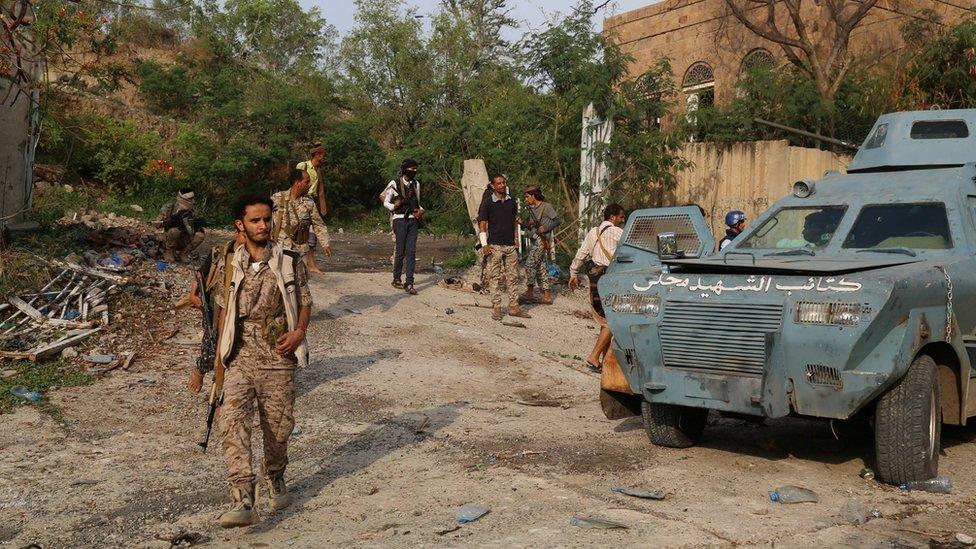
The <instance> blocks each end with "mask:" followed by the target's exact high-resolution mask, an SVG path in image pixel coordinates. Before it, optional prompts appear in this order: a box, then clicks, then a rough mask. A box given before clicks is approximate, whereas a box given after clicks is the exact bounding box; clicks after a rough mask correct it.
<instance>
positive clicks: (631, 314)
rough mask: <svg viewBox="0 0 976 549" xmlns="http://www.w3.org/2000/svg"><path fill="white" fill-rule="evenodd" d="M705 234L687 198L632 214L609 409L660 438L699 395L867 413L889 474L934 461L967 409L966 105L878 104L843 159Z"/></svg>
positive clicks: (823, 414) (975, 391)
mask: <svg viewBox="0 0 976 549" xmlns="http://www.w3.org/2000/svg"><path fill="white" fill-rule="evenodd" d="M713 247H714V239H713V238H712V236H711V235H710V234H709V231H708V228H707V226H706V225H705V222H704V220H703V219H702V216H701V213H700V211H699V209H698V208H696V207H685V208H664V209H654V210H640V211H636V212H634V213H633V214H632V215H631V217H630V219H629V220H628V222H627V225H626V226H625V228H624V235H623V237H622V239H621V242H620V246H619V247H618V249H617V252H616V255H615V256H614V258H613V261H612V263H611V265H610V268H609V269H608V271H607V274H606V275H604V276H603V278H602V279H601V280H600V282H599V286H600V295H601V296H603V297H602V299H603V302H604V310H605V311H606V315H607V321H608V323H609V326H610V328H611V331H612V332H613V336H614V344H613V351H614V354H615V355H616V359H617V362H618V363H619V365H620V366H619V368H620V369H619V373H622V374H623V378H625V380H626V387H624V388H623V390H622V392H623V393H633V395H634V396H633V397H631V398H632V399H633V403H630V402H628V400H627V397H626V395H624V394H617V396H618V397H621V398H620V403H621V404H622V406H618V408H627V407H628V405H630V404H636V406H631V409H632V410H633V411H634V412H637V413H640V414H642V415H643V420H644V426H645V428H646V431H647V434H648V436H649V437H650V439H651V441H652V442H653V443H655V444H658V445H662V446H669V447H687V446H691V445H693V444H695V443H696V442H697V441H698V440H699V438H700V437H701V436H702V432H703V429H704V428H705V420H706V416H707V414H708V411H709V410H719V411H722V412H725V413H731V414H736V415H748V416H758V417H766V418H778V417H784V416H790V415H793V416H802V417H810V418H825V419H849V418H852V417H854V416H866V417H871V418H873V425H874V432H875V448H876V460H877V473H878V477H879V478H880V479H881V480H884V481H886V482H890V483H902V482H908V481H913V480H924V479H928V478H931V477H933V476H935V475H936V474H937V470H938V463H939V451H940V435H941V429H942V424H943V423H946V424H956V425H962V424H965V423H966V420H967V418H969V417H970V416H973V415H976V381H974V379H976V370H974V367H973V363H974V360H976V306H974V304H976V302H974V297H976V295H974V294H976V259H974V254H976V110H947V111H922V112H900V113H893V114H886V115H883V116H881V117H880V118H879V119H878V121H877V122H876V123H875V125H874V126H873V128H872V130H871V132H870V133H869V134H868V137H867V139H866V140H865V142H864V143H863V144H862V146H861V147H860V149H859V150H858V152H857V154H856V155H855V157H854V159H853V160H852V162H851V164H850V166H849V169H848V170H847V173H846V174H839V173H835V172H828V173H827V174H826V175H825V176H824V177H823V179H821V180H818V181H810V180H804V181H797V182H795V183H793V187H792V193H791V195H790V196H787V197H786V198H784V199H782V200H779V201H778V202H776V203H775V204H773V205H772V207H770V208H769V210H767V211H766V212H765V213H763V214H761V215H760V216H759V217H758V218H757V219H756V220H755V221H754V222H753V223H752V225H751V226H750V227H749V228H747V229H746V230H745V231H744V232H743V233H742V234H741V235H739V236H738V238H736V240H735V241H734V243H733V244H732V245H731V246H729V247H727V248H726V249H725V250H724V251H721V252H718V253H715V254H712V251H713ZM628 389H629V390H628ZM638 406H639V411H638V410H637V409H636V408H637V407H638ZM605 409H606V407H605Z"/></svg>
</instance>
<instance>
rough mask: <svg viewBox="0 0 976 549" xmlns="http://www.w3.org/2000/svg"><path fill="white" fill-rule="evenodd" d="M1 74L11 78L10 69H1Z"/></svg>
mask: <svg viewBox="0 0 976 549" xmlns="http://www.w3.org/2000/svg"><path fill="white" fill-rule="evenodd" d="M0 74H2V75H4V76H10V67H6V66H4V67H0Z"/></svg>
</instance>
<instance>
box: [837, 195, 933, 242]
mask: <svg viewBox="0 0 976 549" xmlns="http://www.w3.org/2000/svg"><path fill="white" fill-rule="evenodd" d="M844 247H845V248H856V249H885V248H887V249H890V248H908V249H915V250H945V249H947V248H951V247H952V236H951V235H950V233H949V220H948V219H947V217H946V209H945V204H941V203H939V204H884V205H875V206H865V207H864V208H863V209H862V210H861V213H859V214H858V216H857V220H856V221H855V222H854V226H853V227H851V232H850V234H848V235H847V239H845V240H844Z"/></svg>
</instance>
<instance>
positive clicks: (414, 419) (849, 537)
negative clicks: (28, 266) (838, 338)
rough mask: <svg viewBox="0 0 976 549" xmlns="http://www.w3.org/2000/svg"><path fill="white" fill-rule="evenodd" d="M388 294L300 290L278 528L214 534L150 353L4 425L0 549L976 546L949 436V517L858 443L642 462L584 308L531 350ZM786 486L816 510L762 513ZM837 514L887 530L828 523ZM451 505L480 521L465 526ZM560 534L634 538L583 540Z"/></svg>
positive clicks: (190, 402)
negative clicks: (308, 309) (660, 496)
mask: <svg viewBox="0 0 976 549" xmlns="http://www.w3.org/2000/svg"><path fill="white" fill-rule="evenodd" d="M388 278H389V275H387V274H386V273H330V274H327V275H325V276H320V277H316V278H315V279H314V280H313V283H312V286H313V295H314V298H315V301H316V306H315V310H314V313H313V322H312V326H311V329H310V332H309V339H310V342H311V349H312V364H311V366H310V367H309V368H307V369H305V370H302V371H300V372H299V374H298V378H297V379H298V401H297V407H296V410H297V427H296V432H295V435H294V437H293V439H292V440H293V444H292V446H291V450H290V459H291V464H290V466H289V469H288V474H287V476H288V479H289V482H290V486H291V490H292V492H293V494H294V495H295V498H296V501H295V503H294V504H293V505H292V506H291V507H290V508H289V509H287V510H285V511H282V512H279V513H277V514H268V513H267V512H266V511H265V512H263V513H262V514H263V522H261V523H260V524H259V525H257V526H255V527H252V528H249V529H240V530H233V531H224V530H221V529H220V528H219V527H217V526H216V517H217V515H218V514H219V512H220V510H221V509H222V508H223V505H224V502H225V498H226V490H225V486H224V482H223V474H224V473H223V464H222V460H221V458H220V452H219V445H217V444H215V445H214V446H215V447H214V448H213V450H212V451H211V452H209V453H208V454H206V455H201V453H200V451H199V448H198V447H197V446H196V441H197V440H198V437H199V435H200V434H201V427H202V420H203V414H204V404H203V402H202V400H201V398H199V397H192V396H190V395H188V394H187V393H186V391H185V390H182V384H183V382H184V371H185V366H186V365H187V364H188V363H189V361H190V357H191V355H192V352H193V348H192V347H182V348H179V347H174V346H166V345H155V346H150V347H147V348H146V349H143V350H142V351H144V352H145V356H146V357H147V358H144V359H142V360H141V361H140V362H139V363H137V364H138V365H137V367H136V368H133V371H130V372H124V371H120V372H117V373H114V374H113V375H111V376H110V377H106V378H105V379H102V380H100V381H98V382H97V383H95V384H94V385H92V386H88V387H80V388H73V389H62V390H59V391H55V392H54V393H53V398H52V401H53V402H54V403H55V404H56V405H58V406H59V407H60V409H61V413H62V417H61V419H60V420H56V419H55V418H52V417H51V416H48V415H43V414H40V413H38V412H37V411H36V410H35V409H33V408H22V409H20V410H18V411H17V412H16V413H15V414H12V415H5V416H0V546H9V547H24V546H27V545H29V544H31V543H36V544H38V545H39V546H41V547H45V548H47V547H143V546H150V547H169V546H170V541H166V540H171V539H173V538H175V537H178V536H179V535H180V534H189V537H194V536H198V537H197V539H200V540H206V543H208V544H211V545H212V546H220V547H326V546H365V547H373V546H393V545H396V546H409V547H417V546H494V547H529V546H558V547H581V546H585V547H590V546H593V547H596V546H601V547H603V546H645V547H660V546H728V545H750V546H751V545H760V546H772V545H776V546H805V547H810V546H825V547H836V546H851V547H855V546H856V547H906V546H927V544H928V541H929V538H936V539H940V540H945V539H949V538H950V537H951V536H953V535H954V534H955V533H957V532H964V533H968V534H971V535H973V534H976V511H974V510H973V502H974V498H973V497H972V494H973V493H974V490H976V456H974V454H973V452H972V445H971V444H970V443H969V442H968V440H970V438H972V437H973V436H974V432H973V431H972V430H963V429H954V430H949V431H948V432H947V433H946V434H945V435H944V437H945V439H946V440H945V443H946V450H945V452H946V454H945V456H943V458H942V465H941V468H942V471H943V472H945V473H946V474H948V475H950V476H951V477H952V481H953V484H954V493H953V494H952V495H948V496H945V495H934V494H926V493H920V492H912V493H906V492H901V491H899V490H898V489H896V488H892V487H887V486H882V485H879V484H877V483H874V482H870V481H865V480H862V479H861V478H859V477H858V471H859V470H860V469H861V467H862V466H863V465H864V462H863V461H862V457H869V456H870V454H871V437H870V433H869V432H866V431H855V432H854V434H853V436H852V437H851V438H848V439H843V440H841V441H837V440H835V439H834V437H833V435H832V434H831V432H830V430H829V428H828V426H827V425H826V424H823V423H814V422H808V421H802V420H795V419H788V420H779V421H775V422H768V423H767V424H765V425H754V424H748V423H745V422H742V421H738V420H731V419H719V418H717V417H714V416H713V418H712V420H711V422H710V425H709V427H708V429H707V430H706V435H705V439H704V441H703V443H702V445H701V446H699V447H696V448H691V449H688V450H680V451H678V450H667V449H662V448H656V447H653V446H651V445H650V443H649V442H648V441H647V438H646V436H645V435H644V433H643V431H642V429H641V427H640V422H639V421H637V420H636V419H629V420H624V421H620V422H609V421H607V420H606V419H605V418H604V417H603V415H602V413H601V411H600V409H599V406H598V404H597V401H596V391H597V385H598V379H597V378H596V377H595V375H593V374H591V373H588V372H585V371H584V370H582V369H581V368H580V367H579V366H578V362H579V361H578V360H575V359H573V358H572V357H573V356H574V355H577V356H582V355H585V353H586V352H587V351H588V349H589V347H590V345H591V344H592V342H593V340H594V338H595V335H596V331H595V328H594V326H593V325H592V323H590V322H589V321H583V320H580V319H578V318H577V317H576V316H574V315H573V313H574V311H580V310H583V304H582V301H575V300H573V299H570V298H567V297H564V298H560V299H559V300H558V301H557V303H556V305H554V306H551V307H536V308H534V309H532V310H531V311H530V312H531V313H533V315H534V318H532V319H530V320H526V321H524V322H525V324H526V325H527V326H528V328H527V329H523V328H512V327H506V326H502V325H501V324H499V323H497V322H493V321H491V320H489V311H488V310H487V309H483V308H474V307H467V306H465V305H470V304H473V303H474V302H475V301H476V296H475V295H474V294H471V293H462V292H458V291H454V290H450V289H447V288H442V287H439V286H438V285H436V282H437V280H438V277H436V276H434V275H429V274H425V275H422V276H420V277H419V279H418V289H419V290H420V295H418V296H415V297H409V296H407V295H406V294H404V293H401V292H397V291H394V290H392V289H391V288H390V286H389V281H388ZM478 300H479V301H480V302H482V303H485V302H486V299H485V298H484V297H480V298H479V299H478ZM448 307H451V308H453V311H454V313H453V314H446V313H445V309H447V308H448ZM180 314H184V313H180ZM185 314H186V315H187V318H188V319H189V320H188V321H187V322H188V323H189V324H190V325H191V326H192V327H193V328H195V327H196V319H195V317H192V313H190V312H186V313H185ZM175 349H179V350H175ZM179 353H182V354H179ZM567 357H568V358H567ZM167 366H168V367H169V369H167ZM520 401H521V402H522V403H520ZM527 401H553V403H555V404H557V405H556V406H527V405H524V403H525V402H527ZM256 432H259V430H256ZM783 484H796V485H800V486H805V487H808V488H810V489H813V490H815V491H816V492H817V493H818V494H819V495H820V502H819V503H816V504H804V505H779V504H774V503H771V502H770V501H769V498H768V496H767V492H768V491H769V490H772V489H774V488H775V487H777V486H780V485H783ZM612 486H626V487H643V488H648V489H660V490H663V491H664V492H665V493H666V499H665V500H663V501H651V500H638V499H634V498H630V497H627V496H622V495H618V494H615V493H612V492H611V491H610V488H611V487H612ZM852 498H856V500H857V501H858V502H859V503H860V506H861V507H863V508H864V510H865V511H866V510H867V509H870V508H877V509H878V510H879V511H880V513H881V515H882V518H873V519H871V520H870V521H868V522H867V523H866V524H853V523H852V520H853V519H852V518H851V517H845V516H840V511H841V509H842V508H843V507H844V506H845V505H848V506H853V505H852V504H851V503H850V502H851V500H852ZM465 503H477V504H481V505H485V506H488V507H490V508H491V512H490V513H489V514H488V515H487V516H485V517H484V518H482V519H481V520H479V521H477V522H474V523H471V524H467V525H464V526H460V527H458V525H457V524H456V522H455V519H454V515H455V512H456V510H457V508H458V507H459V506H461V505H462V504H465ZM573 516H584V517H589V516H593V517H601V518H605V519H610V520H613V521H617V522H620V523H623V524H626V525H628V526H629V527H630V528H629V529H627V530H587V529H581V528H577V527H574V526H571V525H570V519H571V518H572V517H573ZM854 518H855V519H856V513H855V516H854ZM855 522H856V520H855Z"/></svg>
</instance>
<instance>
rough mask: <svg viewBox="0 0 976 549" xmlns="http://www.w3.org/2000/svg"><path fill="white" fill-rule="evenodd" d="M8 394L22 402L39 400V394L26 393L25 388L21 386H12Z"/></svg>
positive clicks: (33, 392)
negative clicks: (22, 400) (20, 399)
mask: <svg viewBox="0 0 976 549" xmlns="http://www.w3.org/2000/svg"><path fill="white" fill-rule="evenodd" d="M10 394H12V395H14V396H15V397H20V398H22V399H24V400H29V401H31V402H38V401H40V400H41V394H40V393H38V392H37V391H28V390H27V387H24V386H23V385H14V386H13V387H11V388H10Z"/></svg>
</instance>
